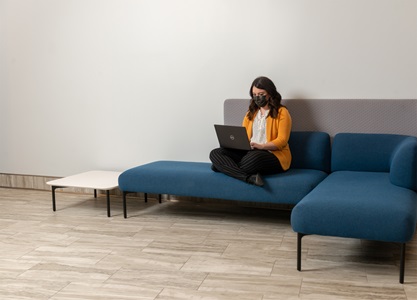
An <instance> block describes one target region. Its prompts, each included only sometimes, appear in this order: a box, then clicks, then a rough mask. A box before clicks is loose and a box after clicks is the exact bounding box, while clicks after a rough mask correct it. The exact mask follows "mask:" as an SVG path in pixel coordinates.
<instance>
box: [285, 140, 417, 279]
mask: <svg viewBox="0 0 417 300" xmlns="http://www.w3.org/2000/svg"><path fill="white" fill-rule="evenodd" d="M416 185H417V138H415V137H410V136H402V135H391V134H351V133H347V134H338V135H336V136H335V138H334V142H333V147H332V172H331V174H330V175H329V176H328V177H327V178H326V179H324V180H323V181H322V182H321V183H320V184H319V185H318V186H317V187H316V188H314V190H313V191H312V192H311V193H309V194H308V195H307V196H306V197H305V198H304V199H303V200H302V201H300V202H299V203H298V204H297V205H296V206H295V207H294V209H293V211H292V214H291V225H292V228H293V230H294V231H295V232H297V233H298V244H299V245H298V257H297V268H298V269H299V270H301V238H302V237H303V236H304V235H309V234H316V235H322V236H335V237H346V238H357V239H366V240H375V241H385V242H395V243H400V244H401V247H402V251H401V254H402V258H401V265H400V266H401V267H400V282H401V283H403V282H404V255H405V244H406V243H407V242H408V241H410V240H411V239H412V237H413V235H414V233H415V229H416V222H417V194H416V190H417V187H416Z"/></svg>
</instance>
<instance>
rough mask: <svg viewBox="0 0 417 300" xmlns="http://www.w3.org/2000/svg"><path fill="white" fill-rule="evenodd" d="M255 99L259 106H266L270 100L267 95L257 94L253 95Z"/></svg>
mask: <svg viewBox="0 0 417 300" xmlns="http://www.w3.org/2000/svg"><path fill="white" fill-rule="evenodd" d="M253 101H255V104H256V105H257V106H258V107H259V108H261V107H264V106H265V105H266V104H267V103H268V100H266V96H265V95H260V96H255V97H253Z"/></svg>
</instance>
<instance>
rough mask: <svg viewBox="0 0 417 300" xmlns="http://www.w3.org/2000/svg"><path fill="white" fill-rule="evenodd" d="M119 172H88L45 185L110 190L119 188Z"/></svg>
mask: <svg viewBox="0 0 417 300" xmlns="http://www.w3.org/2000/svg"><path fill="white" fill-rule="evenodd" d="M120 174H121V172H112V171H89V172H85V173H80V174H76V175H72V176H68V177H64V178H60V179H56V180H52V181H48V182H47V183H46V184H48V185H52V186H61V187H77V188H87V189H88V188H89V189H96V190H112V189H115V188H117V187H118V186H119V182H118V179H119V175H120Z"/></svg>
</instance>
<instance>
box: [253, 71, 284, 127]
mask: <svg viewBox="0 0 417 300" xmlns="http://www.w3.org/2000/svg"><path fill="white" fill-rule="evenodd" d="M253 87H256V88H258V89H261V90H265V91H266V92H267V93H268V95H269V97H270V98H269V99H268V106H269V109H270V110H269V115H270V116H271V117H272V118H276V117H277V116H278V110H279V108H280V107H281V106H283V105H282V104H281V100H282V97H281V94H280V93H278V91H277V88H276V87H275V84H274V83H273V82H272V80H271V79H269V78H268V77H265V76H260V77H258V78H256V79H255V80H254V81H253V82H252V85H251V87H250V90H249V94H250V98H251V101H250V104H249V109H248V118H249V120H252V119H253V117H254V116H255V113H256V111H257V110H258V109H259V108H258V106H257V105H256V103H255V101H253V93H252V88H253Z"/></svg>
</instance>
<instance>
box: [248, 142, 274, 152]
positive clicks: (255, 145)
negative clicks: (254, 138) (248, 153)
mask: <svg viewBox="0 0 417 300" xmlns="http://www.w3.org/2000/svg"><path fill="white" fill-rule="evenodd" d="M250 146H251V148H252V149H258V150H271V151H273V150H277V149H278V147H277V146H275V144H274V143H271V142H268V143H265V144H258V143H254V142H251V143H250Z"/></svg>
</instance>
